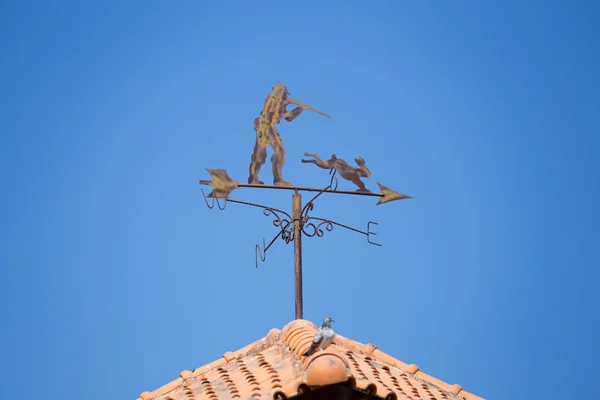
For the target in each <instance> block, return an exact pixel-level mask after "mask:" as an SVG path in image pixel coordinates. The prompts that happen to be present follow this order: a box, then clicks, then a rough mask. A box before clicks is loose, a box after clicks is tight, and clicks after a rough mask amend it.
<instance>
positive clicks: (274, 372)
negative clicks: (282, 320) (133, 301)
mask: <svg viewBox="0 0 600 400" xmlns="http://www.w3.org/2000/svg"><path fill="white" fill-rule="evenodd" d="M316 329H317V327H316V326H315V325H314V324H313V323H311V322H309V321H305V320H296V321H292V322H290V323H289V324H287V325H286V326H284V327H283V329H281V330H279V329H272V330H271V331H270V332H269V333H268V335H267V336H266V337H264V338H263V339H261V340H258V341H256V342H254V343H251V344H249V345H248V346H246V347H244V348H242V349H240V350H238V351H235V352H230V351H228V352H226V353H224V354H223V357H221V358H220V359H218V360H216V361H214V362H212V363H209V364H207V365H205V366H203V367H200V368H197V369H195V370H193V371H188V370H185V371H182V372H181V373H180V376H179V378H177V379H175V380H174V381H172V382H170V383H168V384H166V385H164V386H163V387H161V388H159V389H157V390H155V391H153V392H144V393H142V394H141V395H140V397H139V399H138V400H233V399H239V400H250V399H269V400H271V399H273V400H284V399H286V398H287V397H291V396H294V395H297V394H299V393H303V392H305V391H308V390H312V389H316V388H319V387H323V386H327V385H332V384H335V383H346V382H347V384H348V385H349V387H351V388H353V389H356V390H360V391H363V392H366V393H369V394H371V395H373V396H376V397H379V398H382V399H386V400H404V399H419V400H442V399H450V400H458V399H466V400H483V399H482V398H481V397H478V396H475V395H474V394H471V393H469V392H466V391H465V390H463V389H462V387H461V386H460V385H450V384H447V383H445V382H442V381H440V380H439V379H436V378H433V377H431V376H429V375H427V374H425V373H423V372H421V371H420V370H419V367H417V366H416V365H414V364H410V365H407V364H405V363H403V362H402V361H399V360H397V359H395V358H394V357H392V356H390V355H388V354H386V353H384V352H382V351H380V350H378V349H377V347H376V346H375V345H372V344H367V345H364V344H362V343H358V342H356V341H354V340H351V339H348V338H345V337H343V336H340V335H339V334H338V335H336V338H335V340H334V343H333V344H332V345H331V346H329V347H328V348H327V350H325V351H320V352H317V353H315V354H313V355H312V356H310V357H304V356H303V355H302V354H303V353H304V352H305V351H306V349H308V347H310V343H311V341H312V338H313V335H314V333H315V331H316Z"/></svg>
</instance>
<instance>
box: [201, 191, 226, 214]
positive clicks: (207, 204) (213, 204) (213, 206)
mask: <svg viewBox="0 0 600 400" xmlns="http://www.w3.org/2000/svg"><path fill="white" fill-rule="evenodd" d="M200 190H201V191H202V197H203V198H204V202H205V203H206V206H207V207H208V208H210V209H211V210H212V209H213V208H215V203H217V207H219V210H224V209H225V207H227V199H225V198H224V199H223V207H221V203H220V202H219V199H220V197H218V196H213V197H210V199H211V202H210V204H209V203H208V199H207V196H206V194H205V193H204V190H203V189H202V188H200Z"/></svg>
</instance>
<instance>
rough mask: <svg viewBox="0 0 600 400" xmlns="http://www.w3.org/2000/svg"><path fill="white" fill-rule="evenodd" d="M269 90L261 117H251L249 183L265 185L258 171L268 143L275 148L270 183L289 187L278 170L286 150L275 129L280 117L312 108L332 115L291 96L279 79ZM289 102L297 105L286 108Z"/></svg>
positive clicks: (265, 154)
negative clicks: (253, 139)
mask: <svg viewBox="0 0 600 400" xmlns="http://www.w3.org/2000/svg"><path fill="white" fill-rule="evenodd" d="M272 89H273V92H272V93H271V94H269V95H268V97H267V99H266V100H265V104H264V106H263V109H262V111H261V112H260V117H259V118H256V119H255V120H254V130H255V131H256V144H255V145H254V152H253V153H252V159H251V161H250V171H249V177H248V183H249V184H260V185H264V183H263V182H261V181H260V180H258V173H259V171H260V168H261V166H262V165H263V164H264V163H265V161H266V159H267V146H268V145H271V147H272V148H273V151H274V153H273V156H272V157H271V164H272V167H273V184H274V185H277V186H292V184H291V183H290V182H286V181H285V180H284V179H283V175H282V171H281V170H282V169H283V164H284V163H285V149H284V147H283V141H282V140H281V137H280V136H279V132H277V124H278V123H279V122H280V121H281V118H284V119H285V120H286V121H288V122H291V121H293V120H294V119H295V118H296V117H297V116H298V115H300V114H301V113H302V111H303V110H310V111H314V112H316V113H318V114H321V115H323V116H325V117H327V118H331V117H330V116H329V115H327V114H324V113H322V112H321V111H319V110H316V109H314V108H312V107H310V106H307V105H306V104H303V103H301V102H299V101H298V100H295V99H292V98H291V97H290V93H289V92H288V90H287V87H285V86H283V85H282V84H281V83H279V81H277V85H276V86H274V87H273V88H272ZM290 104H296V105H298V107H296V108H294V109H293V110H291V111H287V109H286V108H287V106H288V105H290Z"/></svg>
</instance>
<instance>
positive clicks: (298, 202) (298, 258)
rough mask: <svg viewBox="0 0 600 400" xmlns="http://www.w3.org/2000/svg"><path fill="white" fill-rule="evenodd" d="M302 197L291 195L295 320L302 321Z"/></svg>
mask: <svg viewBox="0 0 600 400" xmlns="http://www.w3.org/2000/svg"><path fill="white" fill-rule="evenodd" d="M301 218H302V195H300V193H298V191H296V192H295V193H294V194H293V195H292V219H293V221H294V291H295V297H296V319H302V230H301V229H300V224H301V223H302V221H301Z"/></svg>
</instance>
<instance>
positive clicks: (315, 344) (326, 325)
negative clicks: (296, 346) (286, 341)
mask: <svg viewBox="0 0 600 400" xmlns="http://www.w3.org/2000/svg"><path fill="white" fill-rule="evenodd" d="M332 322H335V321H334V320H333V318H331V317H327V318H325V320H324V321H323V325H321V327H320V328H319V330H318V331H317V333H315V337H314V339H313V341H312V344H311V345H310V348H309V349H308V350H306V352H305V353H304V354H303V356H304V357H308V356H310V355H312V354H314V352H315V351H317V349H321V350H325V349H326V348H327V346H329V345H330V344H331V343H332V342H333V337H334V336H335V332H334V330H333V329H332V328H331V323H332Z"/></svg>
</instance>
